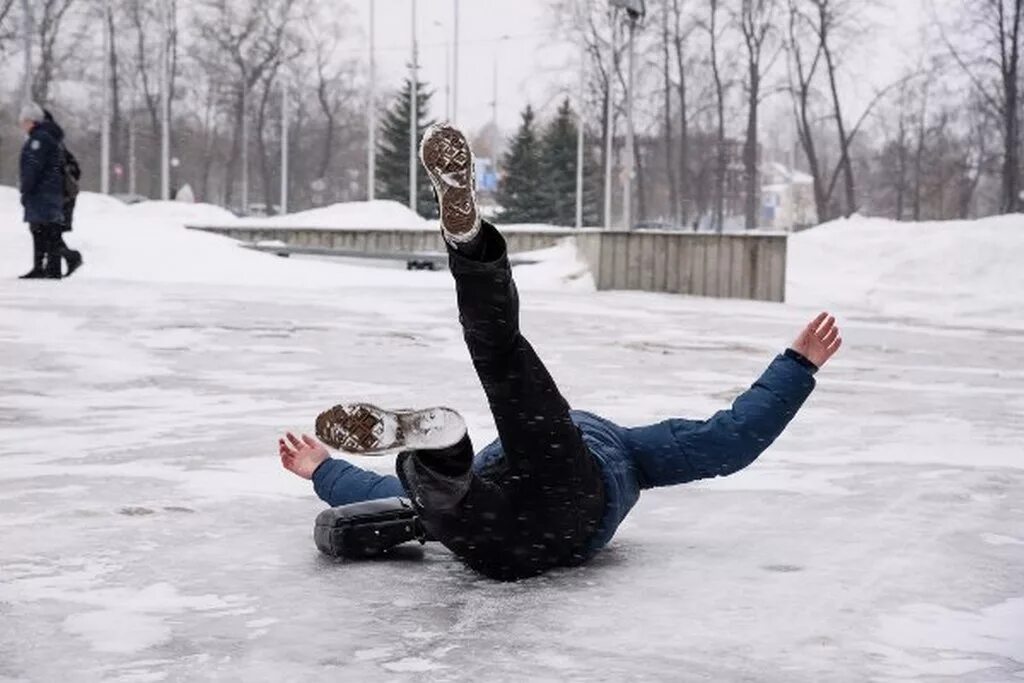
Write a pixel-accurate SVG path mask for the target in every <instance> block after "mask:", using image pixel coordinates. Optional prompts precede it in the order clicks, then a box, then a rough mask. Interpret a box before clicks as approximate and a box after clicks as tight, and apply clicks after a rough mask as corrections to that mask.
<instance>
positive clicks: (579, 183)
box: [576, 38, 587, 228]
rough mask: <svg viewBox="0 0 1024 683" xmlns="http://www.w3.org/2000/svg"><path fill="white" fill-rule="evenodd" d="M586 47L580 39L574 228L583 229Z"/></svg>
mask: <svg viewBox="0 0 1024 683" xmlns="http://www.w3.org/2000/svg"><path fill="white" fill-rule="evenodd" d="M586 63H587V46H586V44H585V43H584V42H583V40H582V38H581V39H580V87H579V92H578V93H577V96H576V227H577V228H582V227H583V125H584V124H583V98H584V90H585V88H586Z"/></svg>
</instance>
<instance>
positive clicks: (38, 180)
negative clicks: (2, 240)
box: [20, 121, 65, 225]
mask: <svg viewBox="0 0 1024 683" xmlns="http://www.w3.org/2000/svg"><path fill="white" fill-rule="evenodd" d="M63 141H64V131H63V130H61V127H60V126H58V125H57V124H56V123H54V122H52V121H43V122H41V123H37V124H36V125H35V127H34V128H33V129H32V132H30V133H29V134H28V139H27V140H25V144H24V146H23V147H22V148H21V164H20V167H21V183H20V185H21V205H22V206H23V207H24V208H25V222H26V223H37V224H59V225H63V224H64V221H65V217H64V145H63Z"/></svg>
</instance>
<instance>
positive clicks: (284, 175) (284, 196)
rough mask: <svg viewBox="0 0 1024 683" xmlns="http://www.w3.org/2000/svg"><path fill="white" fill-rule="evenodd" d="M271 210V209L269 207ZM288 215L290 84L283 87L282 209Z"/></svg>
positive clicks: (282, 212) (284, 84) (280, 210)
mask: <svg viewBox="0 0 1024 683" xmlns="http://www.w3.org/2000/svg"><path fill="white" fill-rule="evenodd" d="M268 209H269V207H268ZM279 212H280V213H281V214H282V215H283V214H286V213H288V83H287V82H285V83H283V84H282V85H281V207H280V209H279Z"/></svg>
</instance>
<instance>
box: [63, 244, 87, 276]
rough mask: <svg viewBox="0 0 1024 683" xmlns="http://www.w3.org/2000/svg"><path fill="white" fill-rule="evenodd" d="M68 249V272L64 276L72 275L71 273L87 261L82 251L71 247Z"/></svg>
mask: <svg viewBox="0 0 1024 683" xmlns="http://www.w3.org/2000/svg"><path fill="white" fill-rule="evenodd" d="M68 251H69V253H68V255H67V260H68V272H67V274H66V275H64V277H71V274H72V273H74V272H75V271H76V270H78V269H79V268H81V267H82V264H83V263H84V262H85V261H84V259H83V258H82V252H80V251H75V250H73V249H70V250H68Z"/></svg>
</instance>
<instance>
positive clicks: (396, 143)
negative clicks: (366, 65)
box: [376, 78, 437, 218]
mask: <svg viewBox="0 0 1024 683" xmlns="http://www.w3.org/2000/svg"><path fill="white" fill-rule="evenodd" d="M416 93H417V99H416V119H417V120H416V130H417V132H416V145H417V154H418V153H419V141H420V140H421V139H422V137H423V133H424V131H425V130H426V129H427V127H428V126H430V125H431V123H433V122H432V121H430V120H429V118H428V116H429V114H428V112H429V110H430V98H431V97H432V96H433V92H432V91H427V86H426V84H425V83H423V82H422V81H417V83H416ZM411 111H412V81H411V80H410V79H409V78H406V79H405V84H404V85H403V86H402V91H401V92H400V93H398V95H397V96H396V97H395V100H394V102H392V104H391V106H390V107H389V108H388V109H387V111H385V112H384V115H383V117H382V120H381V124H380V131H379V135H378V142H377V188H376V195H377V197H379V198H380V199H393V200H395V201H396V202H401V203H402V204H405V205H408V204H409V117H410V115H411ZM416 163H417V164H419V160H418V159H417V160H416ZM416 210H417V213H419V214H420V215H421V216H425V217H427V218H436V217H437V203H436V202H435V201H434V193H433V191H432V190H431V187H430V180H428V179H427V174H426V171H424V170H423V167H422V166H420V167H418V168H417V170H416Z"/></svg>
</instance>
